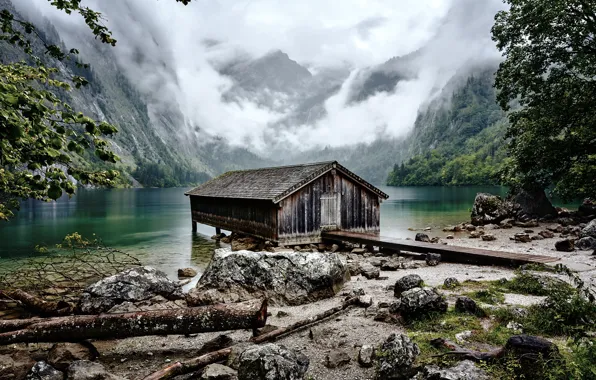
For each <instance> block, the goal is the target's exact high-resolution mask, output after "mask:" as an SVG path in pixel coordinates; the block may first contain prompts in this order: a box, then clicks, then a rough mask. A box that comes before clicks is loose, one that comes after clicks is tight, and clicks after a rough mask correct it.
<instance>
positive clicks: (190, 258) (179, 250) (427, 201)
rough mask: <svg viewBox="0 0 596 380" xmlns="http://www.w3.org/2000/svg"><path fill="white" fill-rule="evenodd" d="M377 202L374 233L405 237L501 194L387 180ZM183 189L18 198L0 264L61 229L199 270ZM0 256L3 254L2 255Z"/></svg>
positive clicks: (200, 240) (149, 260)
mask: <svg viewBox="0 0 596 380" xmlns="http://www.w3.org/2000/svg"><path fill="white" fill-rule="evenodd" d="M380 189H381V190H383V191H384V192H386V193H387V194H389V199H388V200H386V201H384V202H383V203H382V204H381V234H382V235H384V236H391V237H398V238H406V237H414V235H415V234H416V232H413V231H410V230H408V228H418V229H419V228H424V227H428V226H430V227H433V231H432V233H431V235H432V234H435V235H436V234H441V232H440V228H442V227H443V226H445V225H449V224H456V223H460V222H462V221H467V220H469V218H470V210H471V207H472V203H473V201H474V197H475V196H476V193H478V192H489V193H493V194H500V195H505V193H506V188H504V187H388V186H380ZM186 190H188V189H182V188H170V189H109V190H105V189H101V190H79V191H78V193H77V195H76V196H74V197H73V198H71V199H68V198H67V197H63V198H61V199H60V200H58V201H57V202H52V203H45V202H38V201H32V200H29V201H26V202H23V204H22V206H21V210H20V211H19V212H18V213H17V216H16V218H14V219H13V220H11V221H10V222H0V265H2V260H3V259H7V258H17V257H28V256H32V255H36V254H37V255H39V254H38V253H35V252H34V249H33V247H35V246H36V245H46V246H53V245H55V244H57V243H60V241H61V240H62V238H63V237H64V236H66V235H67V234H70V233H73V232H78V233H80V234H81V235H83V236H85V237H92V236H93V234H95V235H96V236H97V237H99V238H101V239H102V240H103V242H104V243H105V244H106V245H109V246H112V247H115V248H118V249H121V250H124V251H126V252H128V253H130V254H132V255H134V256H136V257H138V258H139V259H140V260H141V261H142V262H143V263H144V264H147V265H152V266H156V267H158V268H159V269H161V270H164V271H165V272H166V273H167V274H168V275H169V276H170V277H172V278H175V277H174V276H175V274H176V270H177V269H178V268H182V267H189V266H190V267H194V268H198V269H202V268H204V267H205V266H206V264H207V263H208V262H209V259H210V257H211V254H212V251H213V248H214V247H215V243H214V242H213V241H211V240H210V239H209V238H208V237H209V236H211V235H213V234H214V233H215V230H214V228H212V227H209V226H205V225H199V226H198V233H196V234H193V233H192V231H191V219H190V206H189V201H188V198H187V197H186V196H184V192H185V191H186ZM4 262H6V260H5V261H4Z"/></svg>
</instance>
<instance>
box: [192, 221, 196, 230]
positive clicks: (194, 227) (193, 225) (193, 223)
mask: <svg viewBox="0 0 596 380" xmlns="http://www.w3.org/2000/svg"><path fill="white" fill-rule="evenodd" d="M192 232H197V222H195V221H194V220H193V221H192Z"/></svg>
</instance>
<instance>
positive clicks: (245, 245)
mask: <svg viewBox="0 0 596 380" xmlns="http://www.w3.org/2000/svg"><path fill="white" fill-rule="evenodd" d="M262 247H264V242H263V241H262V240H260V239H257V238H255V237H252V236H244V235H240V234H233V235H232V251H258V250H260V248H262Z"/></svg>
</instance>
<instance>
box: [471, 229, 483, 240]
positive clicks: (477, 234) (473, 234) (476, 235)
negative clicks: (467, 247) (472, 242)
mask: <svg viewBox="0 0 596 380" xmlns="http://www.w3.org/2000/svg"><path fill="white" fill-rule="evenodd" d="M480 236H482V234H480V232H479V231H472V232H470V235H469V236H468V237H469V238H470V239H478V238H480Z"/></svg>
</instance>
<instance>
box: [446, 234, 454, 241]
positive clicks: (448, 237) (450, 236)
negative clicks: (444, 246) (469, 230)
mask: <svg viewBox="0 0 596 380" xmlns="http://www.w3.org/2000/svg"><path fill="white" fill-rule="evenodd" d="M454 238H455V237H454V236H453V235H447V236H445V239H449V240H451V239H454Z"/></svg>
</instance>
